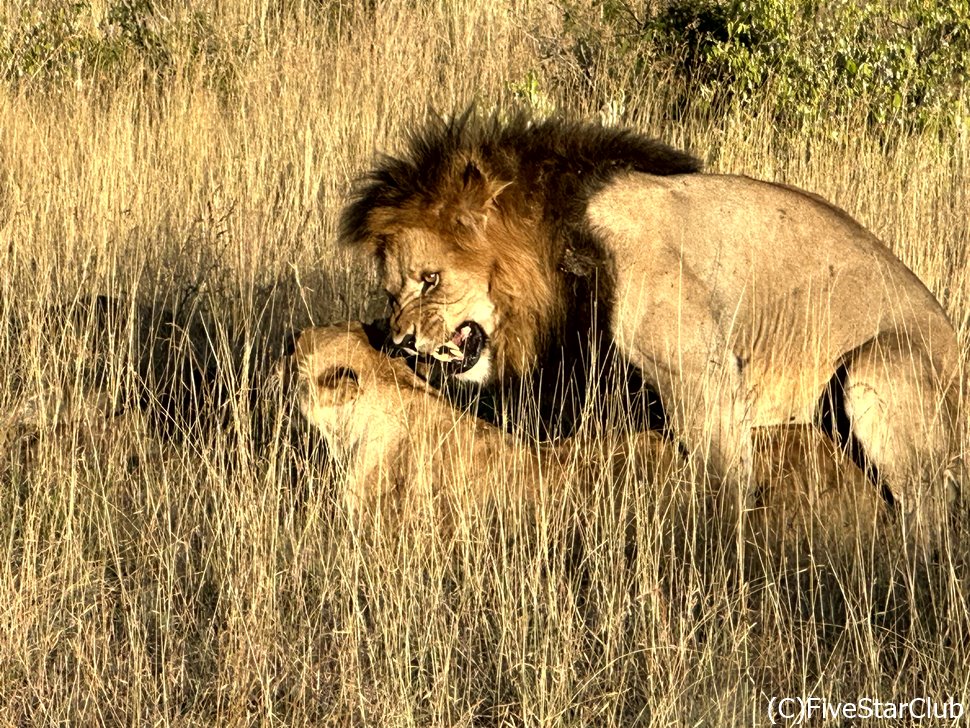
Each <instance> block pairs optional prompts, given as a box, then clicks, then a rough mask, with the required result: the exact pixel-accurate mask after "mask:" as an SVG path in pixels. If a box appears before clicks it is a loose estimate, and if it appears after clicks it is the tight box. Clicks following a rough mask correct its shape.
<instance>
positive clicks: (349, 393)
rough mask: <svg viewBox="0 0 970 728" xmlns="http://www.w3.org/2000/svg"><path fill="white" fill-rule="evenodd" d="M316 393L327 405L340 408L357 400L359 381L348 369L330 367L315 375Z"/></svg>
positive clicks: (355, 374)
mask: <svg viewBox="0 0 970 728" xmlns="http://www.w3.org/2000/svg"><path fill="white" fill-rule="evenodd" d="M316 384H317V393H318V396H319V397H320V399H322V400H324V401H326V402H327V403H328V404H332V405H334V406H340V405H343V404H347V403H348V402H352V401H353V400H355V399H357V397H359V396H360V393H361V386H360V379H359V377H358V376H357V372H355V371H354V370H353V369H351V368H350V367H343V366H338V367H330V368H329V369H324V370H323V371H322V372H320V374H319V375H317V382H316Z"/></svg>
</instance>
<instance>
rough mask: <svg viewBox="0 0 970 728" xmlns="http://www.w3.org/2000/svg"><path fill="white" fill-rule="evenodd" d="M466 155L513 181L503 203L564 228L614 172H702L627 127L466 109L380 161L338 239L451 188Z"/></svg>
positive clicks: (576, 220)
mask: <svg viewBox="0 0 970 728" xmlns="http://www.w3.org/2000/svg"><path fill="white" fill-rule="evenodd" d="M469 156H474V157H475V158H477V159H480V160H481V162H482V163H483V164H484V165H485V166H486V168H487V170H488V172H489V173H490V174H492V175H494V176H496V177H499V178H501V179H505V180H509V181H512V182H513V183H514V184H513V188H510V189H509V190H508V192H506V193H504V194H503V199H507V198H509V197H511V198H513V199H514V202H515V203H518V204H517V205H516V206H521V205H523V204H529V205H535V204H540V205H541V206H542V208H543V214H544V217H545V218H546V219H547V220H550V221H559V223H560V224H566V225H569V224H572V225H581V222H582V220H581V218H582V214H583V210H584V209H585V202H586V201H587V200H588V199H589V197H590V196H591V195H592V194H594V193H595V192H596V191H597V190H599V189H600V188H601V187H602V186H603V185H604V184H606V183H607V182H609V180H610V179H612V178H613V177H614V176H615V175H617V174H619V173H623V172H644V173H646V174H654V175H672V174H690V173H693V172H698V171H700V169H701V163H700V161H699V160H698V159H697V158H695V157H693V156H691V155H690V154H687V153H685V152H682V151H679V150H677V149H675V148H673V147H671V146H668V145H666V144H664V143H662V142H660V141H657V140H655V139H650V138H647V137H644V136H642V135H640V134H637V133H635V132H633V131H630V130H627V129H617V128H613V127H603V126H596V125H593V124H588V123H581V122H574V121H564V120H559V119H547V120H544V121H539V122H533V121H532V120H531V118H530V117H529V116H528V115H527V114H523V113H519V114H516V115H515V116H513V117H512V118H511V119H509V120H507V121H503V120H501V119H499V118H498V117H497V116H492V117H490V118H488V119H484V120H482V119H479V118H478V117H477V116H476V115H475V114H474V113H473V112H472V110H469V111H466V112H465V113H464V114H462V115H460V116H457V117H454V118H452V119H450V120H445V119H442V118H437V119H435V120H434V121H432V122H431V123H430V124H428V125H426V126H425V127H424V128H422V129H420V130H419V131H417V132H415V133H413V134H412V135H411V137H410V138H409V139H408V143H407V148H406V150H405V152H404V153H403V154H402V155H401V156H390V155H384V156H382V157H380V158H379V160H378V162H377V164H376V166H375V167H374V168H373V169H372V170H370V172H369V173H367V175H365V176H364V177H362V178H361V180H359V183H358V185H357V187H356V189H355V191H354V195H353V199H352V201H351V203H350V204H349V205H348V206H347V207H346V208H345V209H344V212H343V214H342V216H341V220H340V237H341V239H342V240H344V241H354V240H360V239H363V238H365V237H366V236H367V234H368V232H369V231H368V219H367V218H368V214H369V213H370V211H371V210H373V209H375V208H380V207H391V208H397V207H402V206H404V205H405V204H407V203H408V202H410V201H412V200H414V199H426V200H432V199H435V198H436V197H439V196H440V195H442V194H443V193H444V192H446V191H447V189H448V187H449V186H450V185H452V184H454V182H453V179H452V174H453V171H454V165H455V160H456V159H458V158H466V157H469ZM515 198H517V199H515ZM513 204H514V203H513ZM563 242H565V241H563Z"/></svg>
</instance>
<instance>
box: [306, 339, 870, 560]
mask: <svg viewBox="0 0 970 728" xmlns="http://www.w3.org/2000/svg"><path fill="white" fill-rule="evenodd" d="M292 365H293V366H292V369H294V370H295V373H296V384H295V393H296V394H295V396H296V404H297V406H298V408H299V409H300V411H301V412H302V414H303V415H304V416H305V417H306V419H307V421H308V422H309V423H310V424H311V425H313V426H314V427H315V428H316V429H317V430H318V431H319V432H320V433H321V434H322V435H323V437H324V439H325V440H326V442H327V445H328V448H329V449H330V452H331V454H332V456H333V457H334V459H335V460H336V461H337V462H338V463H339V464H340V466H341V467H342V468H343V469H344V471H345V473H346V480H345V490H344V491H343V494H342V495H343V501H344V503H345V505H346V507H347V508H348V510H349V511H351V512H359V511H361V510H363V509H364V508H366V507H368V506H371V505H374V504H376V503H378V502H379V501H381V500H382V499H386V498H387V497H388V496H390V497H392V501H391V502H392V504H393V505H400V504H401V503H402V502H404V503H406V502H407V501H408V499H411V500H412V501H413V500H414V499H415V498H417V499H418V500H419V501H420V500H421V499H427V498H429V497H431V498H435V497H444V499H445V501H446V502H447V501H449V500H450V501H451V503H453V504H456V505H457V504H460V503H461V502H462V501H465V502H467V501H468V500H473V501H475V500H477V501H479V502H481V501H483V500H485V499H488V498H492V499H493V500H494V499H495V498H496V497H498V496H501V495H502V494H503V492H506V493H508V494H510V495H513V496H515V497H516V498H518V499H520V500H524V501H526V502H528V501H529V500H531V499H533V498H534V497H535V496H536V495H537V494H538V493H539V492H540V487H541V486H542V485H543V484H544V485H545V492H546V494H547V495H555V494H556V493H557V492H561V490H562V488H563V487H564V486H565V484H566V481H567V480H568V481H572V482H574V483H575V484H578V485H579V486H580V487H582V486H583V485H584V484H586V485H588V484H589V483H591V482H592V481H593V479H594V478H595V474H596V472H597V470H600V471H605V472H606V473H607V474H610V473H612V474H614V475H615V476H617V477H622V472H623V471H624V469H625V467H626V466H627V463H628V462H633V463H636V464H637V465H638V469H639V470H640V471H641V472H651V473H655V474H657V475H658V476H660V477H661V478H662V479H669V478H670V477H671V476H674V477H676V473H677V472H678V471H679V470H681V469H683V467H684V466H685V464H686V463H685V461H684V460H683V459H682V457H681V455H680V453H679V452H678V449H677V446H676V444H675V443H673V442H670V441H669V440H665V439H664V438H663V437H661V436H660V435H659V434H657V433H655V432H647V433H643V434H642V435H640V436H639V437H637V438H635V439H633V440H629V439H626V438H623V437H620V438H619V440H618V442H617V443H614V445H619V446H620V447H616V448H611V450H612V452H611V453H610V454H608V455H605V456H602V457H600V458H598V459H596V458H592V459H591V458H590V456H589V453H588V452H586V451H585V450H584V448H583V445H582V443H580V442H578V441H577V440H576V439H575V438H567V439H565V440H563V441H562V442H561V443H559V444H558V445H556V446H552V445H535V444H524V443H522V442H519V441H517V440H516V438H515V437H513V436H512V435H510V434H509V433H506V432H504V431H502V430H500V429H499V428H497V427H495V426H493V425H491V424H488V423H485V422H483V421H482V420H480V419H477V418H475V417H474V416H472V415H471V414H470V413H465V412H459V411H457V410H455V409H454V408H453V407H452V406H451V404H450V403H449V402H448V401H447V400H446V399H445V398H444V397H443V396H441V394H440V393H439V392H438V391H437V390H435V389H433V388H431V387H429V386H428V385H427V384H426V383H425V382H424V381H423V380H421V379H420V378H419V377H417V376H416V375H415V374H414V372H412V371H411V369H410V368H409V367H408V366H407V364H405V362H404V361H403V360H402V359H400V358H395V359H392V358H390V357H388V356H387V355H386V354H384V353H382V352H380V351H378V350H376V349H374V348H372V347H371V346H370V343H369V342H368V336H367V334H366V333H365V332H364V329H363V327H362V326H361V325H360V324H356V323H347V324H338V325H334V326H328V327H321V328H314V329H309V330H307V331H305V332H303V333H302V334H300V336H299V338H298V339H297V342H296V346H295V349H294V353H293V356H292ZM755 441H756V448H755V459H754V462H755V466H756V467H755V470H756V474H757V478H756V479H757V482H758V490H757V499H756V500H757V505H758V506H759V514H760V517H759V519H758V522H757V524H752V525H753V526H755V528H756V529H762V528H763V529H767V530H768V531H769V532H771V533H774V534H776V535H778V536H783V537H792V536H796V535H797V534H805V533H812V532H814V533H818V532H820V531H828V532H830V533H829V534H828V535H829V537H830V538H832V539H833V541H835V540H842V539H845V536H846V534H847V533H848V534H851V533H854V532H856V530H857V529H856V528H855V526H856V525H859V524H861V525H863V526H865V524H866V523H870V524H871V523H874V522H876V521H877V520H878V519H879V516H880V514H881V513H882V512H883V511H884V510H885V509H884V504H883V503H882V502H881V499H880V498H879V496H878V494H877V493H876V491H875V489H874V488H872V486H871V484H870V483H868V482H867V481H866V478H865V475H864V474H863V473H862V472H861V471H860V470H859V469H858V468H857V467H855V465H853V464H852V463H851V462H848V461H846V459H845V458H844V457H841V455H840V453H838V452H836V451H835V450H834V448H833V447H832V444H831V443H830V442H829V441H828V440H826V439H825V438H824V437H822V435H821V433H817V432H812V431H810V430H809V429H807V428H806V427H804V426H802V427H791V426H787V427H773V428H768V429H763V430H759V431H757V432H756V435H755ZM506 471H508V472H509V473H511V476H512V477H507V474H506ZM489 480H490V481H492V482H487V481H489ZM509 486H514V489H513V490H512V491H510V490H509ZM846 504H851V505H852V509H851V512H847V509H846V508H845V506H846ZM816 517H818V520H817V521H815V520H813V519H815V518H816ZM813 523H814V529H813V526H812V524H813Z"/></svg>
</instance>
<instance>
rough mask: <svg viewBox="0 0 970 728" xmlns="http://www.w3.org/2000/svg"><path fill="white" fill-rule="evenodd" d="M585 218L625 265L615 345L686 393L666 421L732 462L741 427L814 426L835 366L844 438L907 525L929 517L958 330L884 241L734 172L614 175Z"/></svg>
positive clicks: (938, 498) (715, 457) (936, 517)
mask: <svg viewBox="0 0 970 728" xmlns="http://www.w3.org/2000/svg"><path fill="white" fill-rule="evenodd" d="M711 200H716V201H717V204H710V202H709V201H711ZM588 216H589V221H590V223H591V225H592V227H593V229H594V230H595V231H596V233H597V234H598V235H599V236H601V237H602V239H603V240H604V241H605V243H606V246H607V248H608V249H609V250H610V251H611V253H612V254H613V255H614V256H616V258H617V259H618V260H622V261H625V265H623V266H618V267H617V293H616V303H615V306H614V308H613V310H612V312H611V314H612V316H611V321H612V330H613V334H614V337H615V341H616V343H617V345H618V347H619V349H620V351H621V352H622V353H623V354H624V355H625V356H626V357H628V358H629V360H630V361H632V362H633V363H634V364H636V365H637V366H639V367H641V368H642V369H643V371H644V372H645V373H646V376H647V378H648V379H649V380H650V381H652V382H653V383H654V385H655V386H656V387H657V389H658V391H659V393H660V395H661V397H662V398H663V399H664V400H665V401H671V402H682V403H683V406H682V407H680V408H675V409H674V410H673V412H672V416H673V418H674V421H675V429H676V430H677V431H678V432H679V433H681V435H682V436H683V437H685V438H686V439H688V441H691V440H694V441H696V440H697V439H698V438H700V439H702V440H704V441H710V442H711V460H712V462H713V464H714V466H715V470H716V471H718V472H720V473H724V472H727V471H728V470H729V469H730V468H731V466H732V463H734V462H739V463H741V464H742V467H743V464H744V461H745V459H746V458H747V457H749V456H748V455H747V453H746V452H745V447H746V444H747V435H746V434H745V433H747V432H748V431H749V430H750V429H751V428H752V427H759V426H766V425H779V424H784V423H810V422H812V421H813V419H814V418H815V417H816V416H817V411H818V406H819V399H820V395H821V393H822V392H823V390H824V389H825V387H826V385H827V384H828V383H829V382H830V381H831V380H832V379H833V377H834V376H835V374H836V371H837V370H838V369H839V367H845V370H844V371H845V374H844V376H845V380H844V396H845V406H846V410H847V412H848V415H849V417H850V418H851V420H852V425H853V434H854V435H855V437H856V438H857V439H858V440H859V441H860V442H861V443H862V445H863V447H865V448H866V452H867V454H868V455H869V457H870V458H871V459H872V461H873V462H874V463H875V465H876V467H878V468H879V470H880V471H881V474H882V475H883V476H884V477H885V478H886V479H887V481H888V482H890V483H891V484H892V486H891V487H892V489H893V490H892V494H893V497H894V499H895V500H896V501H897V503H898V505H899V506H900V511H901V513H902V514H903V516H904V518H909V519H911V521H912V522H911V523H910V524H909V525H910V526H911V527H914V529H915V530H916V531H924V532H926V533H925V534H924V535H923V536H920V537H921V538H924V537H929V536H931V535H932V532H933V531H935V530H936V529H937V528H939V526H940V523H941V520H942V518H943V517H944V514H945V509H946V504H947V502H948V501H949V499H950V497H951V494H950V493H949V487H948V485H947V482H946V476H945V470H946V468H947V466H948V465H950V461H951V458H952V457H953V455H954V454H955V453H956V448H957V441H956V428H955V424H956V423H955V416H956V415H955V409H956V404H957V403H956V395H957V389H958V377H957V372H958V367H959V351H958V346H957V339H956V334H955V331H954V329H953V326H952V325H951V324H950V322H949V320H948V319H947V317H946V314H945V313H944V311H943V309H942V307H941V306H940V305H939V303H938V302H937V301H936V300H935V299H934V298H933V296H932V294H931V293H930V292H929V291H928V290H927V289H926V287H925V286H924V285H923V284H922V283H921V282H920V281H919V280H918V279H917V278H916V276H915V275H914V274H913V273H912V272H911V271H910V270H909V269H908V268H906V267H905V266H904V265H903V264H902V263H900V262H899V260H898V259H896V258H895V257H894V256H893V255H892V253H891V252H890V251H889V250H888V248H886V247H885V246H884V245H883V244H882V243H880V242H879V241H878V240H877V239H876V238H875V237H874V236H872V235H871V234H870V233H868V232H867V231H866V230H865V229H863V228H862V227H861V226H860V225H858V224H857V223H856V222H854V221H853V220H851V219H850V218H849V217H848V216H847V215H845V214H844V213H842V212H841V211H839V210H837V209H835V208H833V207H831V206H829V205H827V204H826V203H824V202H822V201H819V200H818V199H817V198H814V197H812V196H809V195H806V194H805V193H802V192H799V191H797V190H793V189H790V188H786V187H781V186H778V185H772V184H768V183H764V182H758V181H756V180H751V179H748V178H745V177H731V176H715V175H684V176H673V177H663V178H659V177H652V176H648V175H627V176H623V177H620V178H618V179H616V180H615V181H614V182H613V183H612V184H610V185H608V186H607V187H606V188H605V189H603V190H602V191H601V192H600V193H599V194H598V195H596V196H595V197H593V199H592V200H591V201H590V204H589V208H588ZM683 392H694V393H697V397H698V401H697V402H694V403H691V402H685V401H684V397H683V395H682V394H681V393H683ZM711 413H720V417H717V416H715V417H712V416H711ZM742 477H743V476H742Z"/></svg>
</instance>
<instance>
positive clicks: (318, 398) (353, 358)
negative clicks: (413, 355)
mask: <svg viewBox="0 0 970 728" xmlns="http://www.w3.org/2000/svg"><path fill="white" fill-rule="evenodd" d="M292 364H293V365H295V367H294V368H295V370H296V374H297V377H296V404H297V407H298V408H299V410H300V412H301V413H302V414H303V416H304V417H306V419H307V421H308V422H309V423H310V424H311V425H313V426H314V427H316V428H317V429H318V430H319V431H320V432H321V433H322V434H323V435H324V438H325V439H326V440H327V442H328V444H329V445H331V447H336V448H337V449H341V450H349V449H351V448H353V447H355V446H357V445H359V444H360V441H361V439H362V438H363V437H364V436H365V435H366V434H367V433H368V431H369V430H371V431H373V430H374V429H375V425H376V426H379V427H383V428H385V429H386V428H388V427H391V426H392V425H393V423H395V422H396V421H397V420H398V419H400V418H399V417H398V415H399V414H400V411H401V396H402V392H407V391H408V390H409V389H412V388H418V389H423V388H424V387H425V386H426V385H424V383H423V382H421V381H420V380H419V379H417V377H415V376H414V374H413V373H412V372H411V371H410V370H409V369H408V368H407V367H406V366H405V365H404V363H403V362H401V361H400V360H393V359H390V358H388V357H387V356H386V355H385V354H383V353H382V352H380V351H378V350H376V349H374V348H373V347H372V346H371V345H370V343H369V341H368V337H367V334H366V333H365V332H364V328H363V326H362V325H361V324H359V323H347V324H339V325H335V326H323V327H318V328H313V329H308V330H307V331H304V332H303V333H301V334H300V336H299V338H298V339H297V341H296V345H295V349H294V353H293V356H292Z"/></svg>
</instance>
